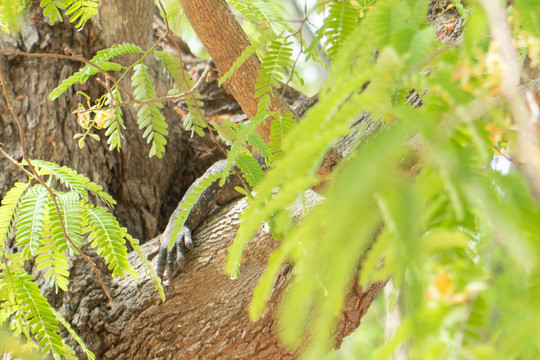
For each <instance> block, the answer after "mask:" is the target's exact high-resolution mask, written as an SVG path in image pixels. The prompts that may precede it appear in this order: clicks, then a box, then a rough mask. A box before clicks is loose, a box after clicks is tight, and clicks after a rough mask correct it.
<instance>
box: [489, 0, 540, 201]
mask: <svg viewBox="0 0 540 360" xmlns="http://www.w3.org/2000/svg"><path fill="white" fill-rule="evenodd" d="M479 3H480V4H481V5H482V7H483V8H484V11H485V13H486V16H487V19H488V22H489V26H490V28H491V36H492V37H493V43H494V45H496V46H497V48H498V49H497V50H498V53H499V61H500V69H501V71H500V74H501V91H502V94H503V96H504V97H505V98H506V101H507V102H508V104H509V105H510V108H511V110H512V114H513V118H514V121H515V122H516V125H517V128H518V129H517V133H518V137H519V138H518V144H517V145H518V153H519V157H520V158H521V159H523V167H524V169H525V171H524V172H525V175H526V176H527V178H528V179H529V181H530V182H531V184H532V187H533V191H534V194H535V195H536V197H537V198H539V197H540V146H539V144H538V139H537V137H536V131H535V130H536V129H535V122H536V121H537V116H535V114H538V104H536V103H535V102H534V101H533V102H530V101H527V99H530V98H532V95H531V94H530V90H527V89H525V90H524V93H523V94H521V93H520V91H519V79H520V73H521V66H520V63H519V60H518V57H517V53H516V50H515V48H514V45H513V43H512V33H511V30H510V27H509V25H508V19H507V17H506V9H505V8H504V7H503V5H502V4H501V3H499V2H496V1H490V0H479Z"/></svg>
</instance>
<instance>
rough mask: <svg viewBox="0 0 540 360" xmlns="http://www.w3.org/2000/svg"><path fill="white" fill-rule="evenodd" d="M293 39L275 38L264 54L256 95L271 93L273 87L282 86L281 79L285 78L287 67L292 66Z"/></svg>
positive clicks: (256, 85)
mask: <svg viewBox="0 0 540 360" xmlns="http://www.w3.org/2000/svg"><path fill="white" fill-rule="evenodd" d="M292 55H293V50H292V41H289V40H286V39H278V40H273V41H272V42H270V44H269V45H268V51H267V52H266V54H264V56H263V58H262V62H261V69H260V70H259V76H258V77H257V84H255V89H257V92H256V93H255V95H254V96H255V97H256V98H258V97H260V96H263V95H265V94H268V93H270V91H271V90H272V88H277V89H279V88H281V85H280V83H279V82H280V81H283V80H284V79H285V73H286V69H287V68H292V64H293V62H292Z"/></svg>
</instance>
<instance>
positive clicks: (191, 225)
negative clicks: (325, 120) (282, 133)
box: [149, 96, 317, 278]
mask: <svg viewBox="0 0 540 360" xmlns="http://www.w3.org/2000/svg"><path fill="white" fill-rule="evenodd" d="M316 102H317V96H314V97H312V98H309V99H307V100H306V101H305V102H304V103H303V104H301V105H300V106H299V107H297V108H296V109H295V113H296V116H297V118H301V117H302V116H303V115H304V113H305V112H306V110H307V109H309V108H310V107H311V106H313V104H315V103H316ZM259 163H260V164H261V166H262V167H263V169H265V168H266V166H265V164H264V160H263V159H262V158H260V159H259ZM226 165H227V160H220V161H218V162H216V163H215V164H214V165H212V166H211V167H210V168H209V169H208V170H206V172H205V173H204V174H203V175H202V176H201V177H200V178H198V179H197V180H195V182H194V183H193V184H192V185H191V186H190V188H189V189H188V191H187V192H186V193H185V194H184V197H183V198H182V200H181V201H180V203H179V204H178V206H177V207H176V210H174V213H173V214H172V215H171V217H170V219H169V223H168V224H167V227H166V228H165V231H164V232H163V234H162V235H161V240H160V247H159V256H158V261H157V273H158V275H159V276H160V277H163V273H164V270H165V263H167V276H168V277H169V278H172V276H173V267H174V263H175V262H176V263H177V264H178V265H180V264H181V262H182V260H184V254H185V251H193V241H192V239H191V233H192V232H193V230H195V229H196V228H197V226H199V225H200V224H201V223H202V222H203V221H204V220H205V219H206V217H207V216H208V214H210V212H212V210H214V207H215V206H216V205H220V206H221V205H225V204H227V203H229V202H231V201H232V200H234V199H238V198H240V197H242V196H243V195H242V194H240V193H239V192H237V191H236V190H235V189H234V188H235V187H236V186H240V187H241V186H242V180H241V179H240V178H239V176H238V175H237V174H240V170H239V169H238V167H236V166H234V171H231V173H230V174H229V176H228V177H227V181H226V182H225V184H224V185H223V186H222V187H220V186H219V179H218V180H216V181H214V182H213V183H212V184H211V185H210V186H209V187H208V188H207V189H206V190H204V191H203V192H202V194H201V196H200V198H199V199H198V200H197V202H196V203H195V205H194V206H193V209H192V210H191V212H190V213H189V215H188V218H187V220H186V223H185V224H184V227H183V228H182V229H181V230H180V232H179V233H178V236H177V237H176V239H175V247H174V248H173V250H172V251H171V252H169V251H168V247H169V239H170V236H171V233H172V229H173V223H174V220H176V215H177V214H178V212H179V211H180V210H181V209H180V206H181V205H182V204H183V203H184V202H185V199H186V198H187V197H188V196H189V194H190V193H191V192H193V188H194V187H195V186H196V185H197V184H198V183H199V182H200V181H201V180H202V179H204V178H207V177H208V176H210V175H212V174H214V173H216V172H222V171H223V170H224V169H225V166H226ZM175 249H176V251H175ZM153 256H155V252H154V253H152V254H150V255H149V257H153Z"/></svg>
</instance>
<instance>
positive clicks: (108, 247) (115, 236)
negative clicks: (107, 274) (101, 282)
mask: <svg viewBox="0 0 540 360" xmlns="http://www.w3.org/2000/svg"><path fill="white" fill-rule="evenodd" d="M83 216H84V218H85V220H86V221H87V222H88V227H87V228H86V229H85V231H84V232H90V235H89V236H88V242H90V243H91V244H92V247H93V248H96V247H97V253H98V254H102V256H103V258H104V259H105V261H106V262H107V263H108V264H109V269H110V270H112V272H113V273H112V276H113V277H114V276H120V277H124V276H125V275H126V274H125V272H127V273H128V274H129V275H131V276H132V277H133V278H135V279H136V278H137V273H136V272H135V270H134V269H133V267H132V266H131V264H130V263H129V261H128V254H127V248H126V246H125V245H124V244H125V242H126V240H125V232H124V231H123V230H122V229H121V228H120V226H119V225H118V221H116V219H115V218H114V216H113V215H112V214H111V213H109V212H108V211H107V209H106V208H103V207H92V206H91V205H86V206H85V207H84V208H83Z"/></svg>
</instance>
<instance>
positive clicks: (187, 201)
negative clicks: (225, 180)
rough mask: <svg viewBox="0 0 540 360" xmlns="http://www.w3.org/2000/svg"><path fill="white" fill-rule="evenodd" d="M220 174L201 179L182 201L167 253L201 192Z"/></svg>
mask: <svg viewBox="0 0 540 360" xmlns="http://www.w3.org/2000/svg"><path fill="white" fill-rule="evenodd" d="M221 174H222V173H221V172H219V171H216V172H215V173H212V174H209V176H207V177H204V178H203V179H201V181H199V183H197V184H194V186H193V188H192V190H193V191H191V192H190V193H189V194H188V196H187V197H186V198H184V199H183V204H182V205H181V206H180V208H181V209H182V210H181V211H179V212H178V214H177V216H176V219H175V220H174V222H173V225H174V227H173V229H172V232H171V237H170V239H169V251H171V250H172V248H173V247H174V239H176V236H177V235H178V233H179V232H180V230H181V229H182V227H184V224H185V223H186V220H187V217H188V216H189V213H190V212H191V210H192V209H193V206H194V205H195V203H197V201H198V200H199V198H200V197H201V194H202V193H203V191H205V190H206V189H208V187H209V186H210V185H212V183H214V182H216V181H217V180H218V179H219V178H220V177H221Z"/></svg>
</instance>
